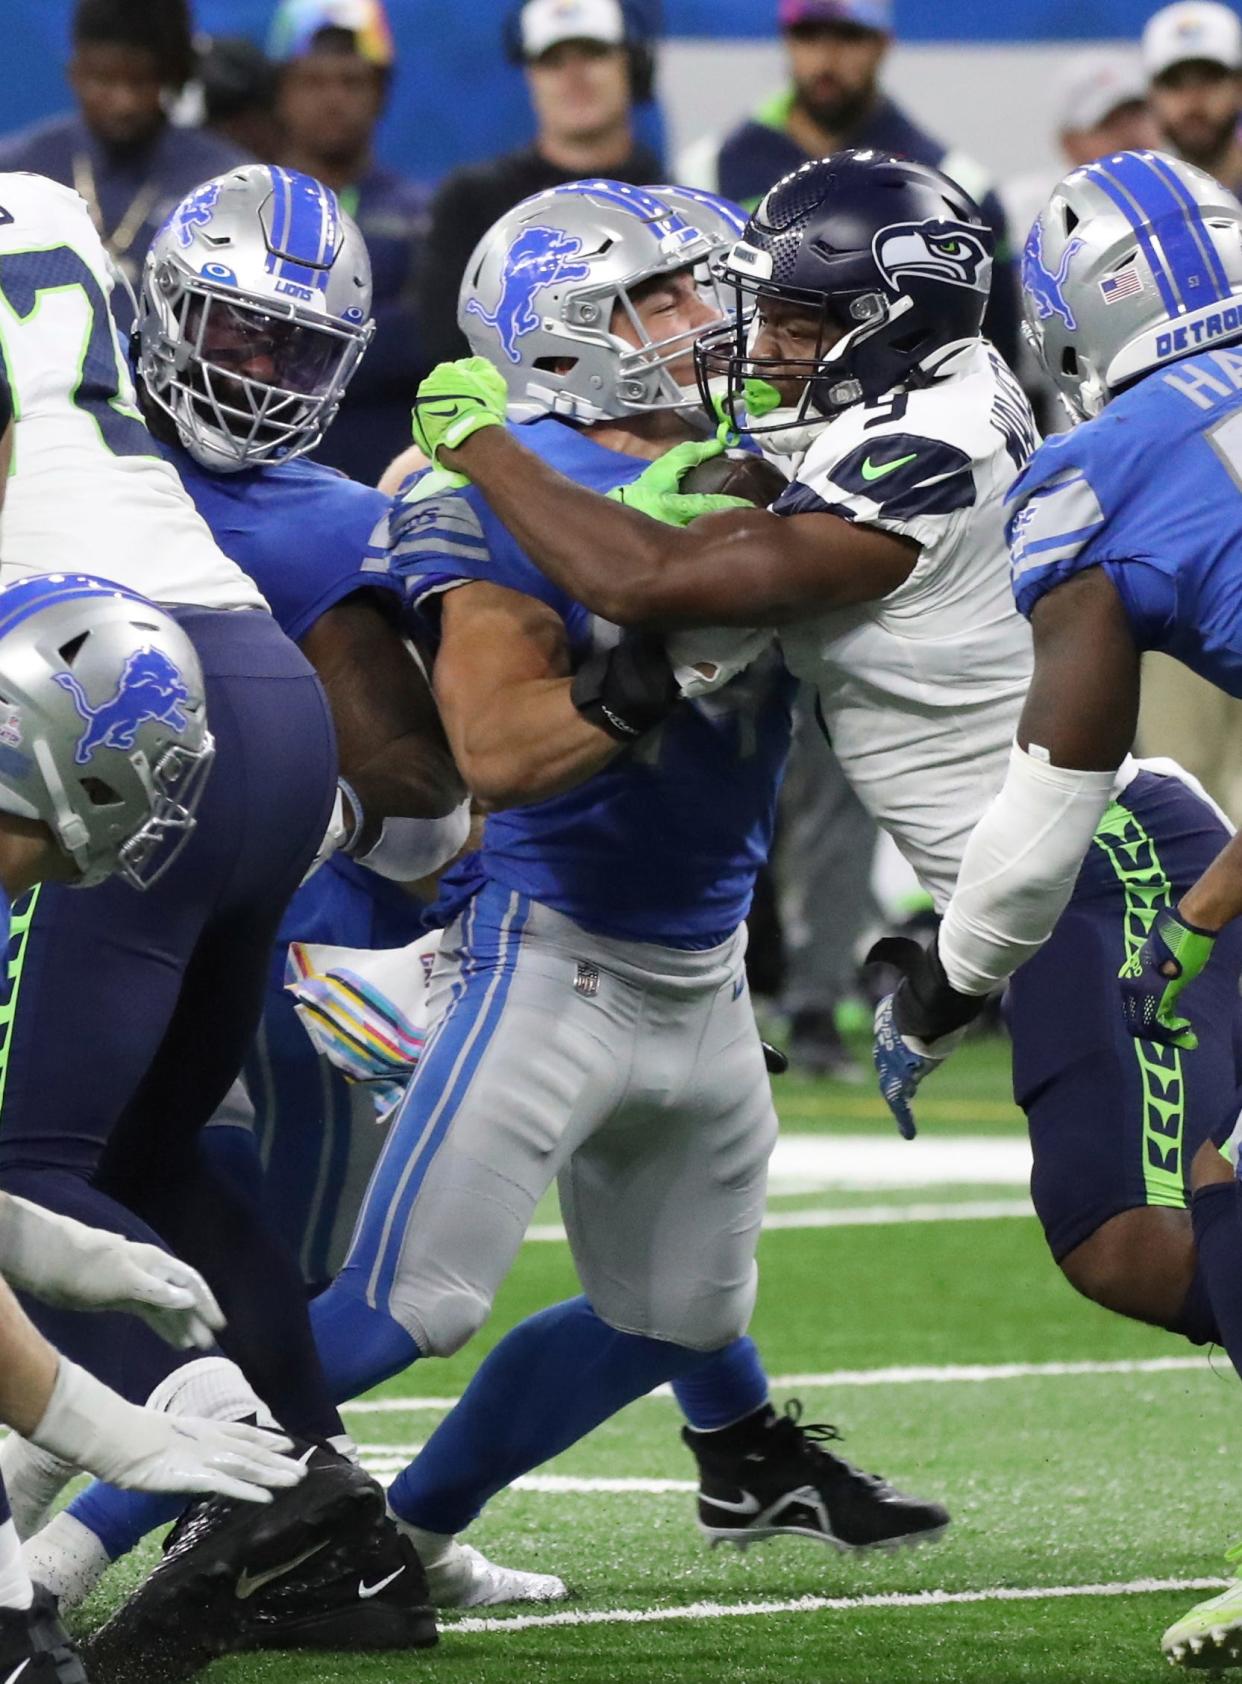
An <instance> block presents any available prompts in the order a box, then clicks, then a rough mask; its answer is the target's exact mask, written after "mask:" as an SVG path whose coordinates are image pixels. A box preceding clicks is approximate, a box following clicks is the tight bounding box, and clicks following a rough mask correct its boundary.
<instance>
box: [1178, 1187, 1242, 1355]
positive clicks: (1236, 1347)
mask: <svg viewBox="0 0 1242 1684" xmlns="http://www.w3.org/2000/svg"><path fill="white" fill-rule="evenodd" d="M1190 1217H1191V1221H1192V1223H1193V1224H1194V1230H1195V1247H1196V1249H1197V1250H1198V1253H1199V1274H1200V1275H1202V1277H1203V1285H1204V1287H1205V1288H1206V1290H1207V1296H1208V1300H1209V1302H1210V1303H1211V1306H1212V1310H1213V1313H1214V1314H1215V1317H1216V1325H1217V1327H1218V1328H1219V1330H1220V1342H1221V1344H1222V1345H1223V1346H1224V1347H1225V1350H1226V1351H1227V1352H1228V1353H1229V1360H1230V1362H1232V1364H1233V1366H1234V1368H1235V1369H1237V1371H1238V1374H1239V1375H1240V1376H1242V1184H1240V1183H1238V1182H1237V1181H1218V1182H1213V1183H1211V1184H1210V1185H1209V1186H1207V1187H1200V1188H1199V1190H1198V1191H1197V1192H1196V1193H1194V1194H1192V1195H1191V1200H1190Z"/></svg>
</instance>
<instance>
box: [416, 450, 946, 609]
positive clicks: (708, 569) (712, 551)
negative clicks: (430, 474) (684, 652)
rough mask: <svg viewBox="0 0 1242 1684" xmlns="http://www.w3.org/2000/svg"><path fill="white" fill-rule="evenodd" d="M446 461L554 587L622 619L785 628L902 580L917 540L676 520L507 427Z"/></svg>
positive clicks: (836, 526) (845, 527)
mask: <svg viewBox="0 0 1242 1684" xmlns="http://www.w3.org/2000/svg"><path fill="white" fill-rule="evenodd" d="M437 459H438V461H439V462H441V463H442V465H443V466H445V467H447V468H450V469H452V470H454V471H457V472H461V473H465V474H468V475H469V478H470V480H471V481H472V483H473V484H475V485H476V486H477V487H478V488H479V490H480V491H481V492H482V494H483V495H484V497H486V498H487V501H488V502H489V503H490V505H491V507H492V509H493V510H494V511H495V513H496V515H497V516H498V517H499V519H500V520H501V521H502V522H503V524H504V525H505V526H506V527H507V528H508V529H509V531H510V532H511V533H512V534H513V536H514V537H515V538H516V540H517V542H518V543H519V544H520V545H521V546H522V548H523V549H524V550H525V551H526V553H527V554H528V555H529V556H530V557H531V559H532V560H533V561H535V562H536V563H537V564H538V566H539V568H540V569H541V571H542V572H544V573H545V574H546V575H547V577H548V578H550V579H551V580H552V581H553V583H555V584H557V585H559V586H560V587H561V589H562V590H564V591H566V592H567V593H568V594H569V595H570V596H572V597H573V598H574V599H575V600H576V601H578V602H581V603H583V604H584V605H585V606H586V607H587V608H589V609H591V610H592V612H593V613H596V614H599V615H601V616H602V617H603V618H604V619H607V620H611V621H612V622H613V623H614V624H615V625H622V626H646V627H651V628H658V629H660V630H665V631H672V630H679V629H682V628H684V627H690V626H705V625H727V626H756V625H763V626H780V625H784V624H787V623H789V622H790V621H794V620H798V619H801V618H803V617H804V616H805V615H807V614H810V613H817V612H822V611H823V610H825V609H830V608H843V607H847V606H849V605H850V604H852V603H858V602H872V601H875V600H877V599H878V598H880V597H883V596H887V595H888V594H889V592H890V591H894V590H896V589H897V587H898V586H899V585H901V584H903V583H904V582H905V580H906V579H907V578H908V577H909V575H910V573H911V572H912V571H913V568H914V565H915V562H916V561H917V560H918V554H919V551H918V546H917V544H915V543H914V542H913V541H912V540H911V539H908V538H904V537H900V536H898V535H897V534H895V533H892V532H885V531H881V530H879V529H877V528H875V527H868V526H862V525H855V524H853V523H852V522H850V521H847V520H844V519H842V518H841V517H840V516H838V515H833V514H829V513H815V514H801V515H790V516H779V515H773V514H769V513H768V512H767V511H766V510H762V509H751V508H745V509H733V510H729V511H728V512H726V513H720V514H712V515H709V516H705V517H704V518H702V519H699V520H696V521H695V522H694V524H693V525H692V526H685V527H682V526H670V525H667V524H665V522H664V521H662V520H654V519H652V518H651V517H650V516H648V515H646V514H643V513H641V512H640V511H639V510H637V509H632V508H627V507H626V506H625V505H624V504H622V503H620V502H617V501H614V500H613V499H611V498H606V497H601V496H600V495H599V494H598V493H596V492H593V491H588V490H586V489H584V488H583V487H582V486H578V485H575V484H574V483H573V482H572V481H571V480H569V479H566V478H565V476H564V475H562V474H559V473H557V472H556V470H555V469H553V468H551V467H549V466H548V464H547V463H546V462H543V461H542V460H541V459H540V458H539V457H537V456H535V455H534V454H533V453H532V452H531V451H529V450H527V449H526V448H525V446H524V445H522V444H521V443H520V442H519V441H518V440H517V439H516V438H514V437H513V436H512V435H511V434H510V433H507V432H505V431H504V430H503V429H502V428H500V427H485V428H482V429H480V430H479V431H478V432H476V433H474V434H472V435H471V436H470V437H469V438H468V439H466V441H465V442H464V443H463V444H462V445H461V446H460V447H459V448H457V449H455V450H449V449H441V450H440V451H439V453H438V457H437Z"/></svg>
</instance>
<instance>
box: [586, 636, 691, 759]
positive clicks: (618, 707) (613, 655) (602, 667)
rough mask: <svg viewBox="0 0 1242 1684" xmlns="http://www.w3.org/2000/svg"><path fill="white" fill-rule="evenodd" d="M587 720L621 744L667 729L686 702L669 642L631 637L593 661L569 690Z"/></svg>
mask: <svg viewBox="0 0 1242 1684" xmlns="http://www.w3.org/2000/svg"><path fill="white" fill-rule="evenodd" d="M569 694H570V696H571V697H572V699H573V704H574V706H575V707H576V708H577V710H578V712H579V713H580V714H581V715H582V717H583V718H584V719H586V720H588V721H589V722H590V723H591V724H592V725H597V726H598V727H599V729H600V730H601V731H606V732H607V733H608V735H609V736H610V737H612V738H613V739H614V740H615V741H616V742H619V743H636V742H638V741H639V739H640V738H642V737H645V736H646V735H647V733H648V731H654V730H655V728H656V726H657V725H662V724H663V723H664V721H665V720H666V719H667V718H668V716H669V714H670V713H671V712H672V711H673V709H674V707H676V705H677V703H678V701H679V700H680V699H681V693H680V691H679V690H678V688H677V680H676V679H675V678H674V677H673V668H672V665H671V664H670V662H669V658H668V655H667V653H666V652H665V648H664V639H663V638H662V637H659V636H657V635H656V633H655V632H643V631H627V632H626V633H625V634H624V636H623V637H622V639H621V641H620V643H618V644H617V645H616V646H615V647H614V648H612V649H607V650H602V651H600V652H599V653H597V654H594V655H588V656H587V658H586V660H585V661H584V662H583V663H582V665H581V666H580V667H579V668H578V670H577V672H576V673H575V674H574V681H573V684H572V685H571V686H570V691H569Z"/></svg>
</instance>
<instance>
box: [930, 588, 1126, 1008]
mask: <svg viewBox="0 0 1242 1684" xmlns="http://www.w3.org/2000/svg"><path fill="white" fill-rule="evenodd" d="M1031 629H1032V632H1033V634H1034V643H1035V668H1034V674H1033V676H1032V679H1031V686H1030V690H1029V691H1028V693H1027V698H1026V702H1025V705H1024V707H1023V709H1022V717H1021V719H1020V721H1019V725H1018V740H1017V744H1016V745H1015V748H1014V751H1013V755H1012V757H1011V760H1010V767H1009V772H1008V775H1007V776H1006V779H1005V782H1004V785H1003V786H1002V788H1001V790H1000V793H999V794H998V795H997V796H996V798H995V800H994V801H993V802H992V804H991V806H990V807H989V808H988V810H987V811H986V812H985V813H984V815H983V817H982V818H981V819H980V821H979V823H978V824H977V825H976V827H975V830H974V833H973V835H972V836H971V839H970V841H969V843H968V844H967V848H966V853H965V857H964V859H963V861H962V869H961V872H960V874H959V876H958V881H957V888H956V890H955V891H954V894H953V899H952V901H951V902H950V903H949V907H948V910H947V912H946V914H945V918H944V922H943V924H942V925H941V929H940V940H939V950H940V958H941V960H942V962H943V966H944V971H945V974H946V976H947V978H948V980H949V982H950V983H951V985H952V987H953V988H954V989H955V990H957V992H958V993H959V994H966V995H974V996H981V995H986V994H988V993H989V992H991V991H992V990H993V989H995V988H997V987H999V986H1000V984H1001V983H1003V982H1004V981H1005V980H1006V978H1008V977H1009V976H1011V975H1012V973H1013V972H1014V971H1015V970H1016V969H1017V968H1018V966H1019V965H1020V964H1022V963H1023V961H1024V960H1026V959H1028V958H1030V957H1031V955H1032V954H1033V953H1035V952H1037V951H1038V949H1039V948H1040V947H1042V946H1043V944H1044V942H1045V941H1046V940H1047V939H1048V937H1049V935H1051V933H1052V928H1053V925H1054V924H1055V923H1056V921H1057V919H1058V918H1059V917H1060V915H1061V913H1062V911H1063V910H1064V908H1065V906H1066V903H1067V902H1068V900H1069V897H1070V894H1071V892H1072V890H1073V887H1074V880H1075V878H1076V877H1077V875H1078V870H1079V867H1080V866H1081V864H1082V860H1083V856H1084V854H1085V853H1086V851H1087V849H1088V848H1089V847H1090V845H1091V838H1092V836H1093V835H1094V834H1095V830H1096V827H1097V825H1098V824H1099V822H1100V819H1101V818H1102V817H1103V814H1104V810H1105V808H1106V807H1107V806H1108V803H1109V801H1110V800H1111V798H1112V789H1113V783H1114V780H1115V775H1116V771H1117V768H1118V767H1119V766H1120V765H1121V763H1122V761H1123V760H1124V759H1125V756H1126V755H1127V754H1128V753H1129V750H1130V748H1131V745H1132V744H1133V742H1134V733H1135V728H1136V724H1137V719H1138V701H1139V652H1138V650H1137V649H1136V647H1135V644H1134V638H1133V635H1132V633H1131V631H1130V626H1129V622H1128V620H1127V618H1126V614H1125V609H1124V608H1123V606H1122V602H1121V598H1120V597H1119V596H1118V594H1117V590H1116V587H1115V586H1114V585H1113V582H1112V580H1111V579H1110V578H1109V577H1108V574H1107V573H1106V572H1105V571H1104V570H1103V569H1102V568H1099V567H1093V568H1091V569H1090V570H1089V571H1087V572H1083V573H1080V574H1077V575H1076V576H1074V577H1073V578H1071V579H1069V580H1068V581H1067V582H1065V583H1064V584H1060V585H1057V586H1056V587H1055V588H1054V589H1052V590H1051V591H1049V592H1048V593H1047V594H1046V595H1045V596H1043V597H1042V598H1041V599H1040V600H1039V601H1038V602H1037V603H1036V605H1035V608H1034V610H1033V613H1032V616H1031Z"/></svg>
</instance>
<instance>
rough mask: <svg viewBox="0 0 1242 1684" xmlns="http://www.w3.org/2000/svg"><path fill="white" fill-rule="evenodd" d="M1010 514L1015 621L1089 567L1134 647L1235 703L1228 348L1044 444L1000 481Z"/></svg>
mask: <svg viewBox="0 0 1242 1684" xmlns="http://www.w3.org/2000/svg"><path fill="white" fill-rule="evenodd" d="M1010 510H1011V513H1010V519H1009V525H1008V537H1009V547H1010V555H1011V557H1012V566H1013V588H1014V595H1015V597H1016V598H1017V602H1018V607H1019V608H1020V609H1021V610H1022V612H1023V613H1024V614H1026V615H1027V616H1029V615H1030V613H1031V611H1032V609H1033V608H1034V606H1035V604H1036V603H1037V602H1038V601H1039V599H1040V597H1041V596H1043V594H1044V593H1045V591H1049V590H1051V589H1052V588H1053V587H1054V586H1055V585H1058V584H1061V583H1062V582H1063V581H1064V580H1066V579H1069V578H1072V577H1073V575H1074V574H1076V573H1081V572H1083V571H1084V570H1085V569H1087V568H1089V567H1102V568H1103V569H1104V571H1105V572H1106V573H1107V574H1108V576H1109V578H1110V579H1111V580H1112V582H1113V584H1114V585H1115V586H1116V588H1117V592H1118V595H1119V596H1120V598H1121V601H1122V603H1123V605H1124V607H1125V612H1126V617H1127V619H1128V620H1129V623H1130V629H1131V632H1132V634H1133V636H1134V641H1135V644H1136V645H1137V646H1138V648H1140V649H1159V650H1162V651H1163V652H1164V653H1165V654H1168V655H1172V656H1174V657H1175V658H1176V659H1177V660H1179V661H1182V662H1183V663H1184V664H1185V665H1186V666H1188V667H1191V668H1192V669H1193V670H1194V671H1195V672H1197V673H1200V674H1201V675H1202V676H1203V677H1204V678H1206V679H1208V680H1210V682H1211V683H1213V684H1215V685H1217V686H1218V687H1219V688H1220V689H1222V690H1225V691H1227V692H1228V693H1229V694H1230V695H1231V696H1242V350H1240V349H1234V350H1229V349H1222V350H1218V351H1206V352H1203V353H1202V354H1201V355H1199V356H1195V357H1189V358H1187V359H1186V360H1185V361H1184V362H1179V363H1175V364H1174V365H1173V366H1172V367H1169V368H1165V369H1163V370H1160V371H1158V372H1156V373H1153V374H1149V375H1148V376H1147V377H1146V378H1145V379H1144V380H1142V381H1141V382H1140V383H1139V384H1138V385H1137V386H1134V387H1132V388H1131V389H1130V390H1129V391H1128V392H1124V393H1123V394H1122V395H1121V396H1120V397H1118V398H1115V399H1114V400H1113V402H1112V403H1110V404H1109V405H1108V407H1107V409H1105V410H1104V411H1103V413H1102V414H1101V415H1099V416H1097V417H1096V419H1095V420H1093V421H1088V422H1086V423H1084V424H1083V425H1082V426H1080V427H1076V428H1074V430H1073V431H1072V432H1069V433H1062V434H1060V435H1058V436H1057V437H1055V438H1050V439H1048V440H1047V441H1046V442H1045V443H1044V444H1043V445H1042V446H1041V447H1040V449H1039V450H1038V451H1037V452H1036V454H1035V456H1034V457H1033V458H1032V459H1031V462H1030V464H1029V466H1028V467H1027V469H1026V471H1025V472H1024V473H1023V474H1021V475H1020V477H1019V478H1018V479H1017V480H1016V481H1015V482H1014V486H1013V489H1012V491H1011V493H1010Z"/></svg>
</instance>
